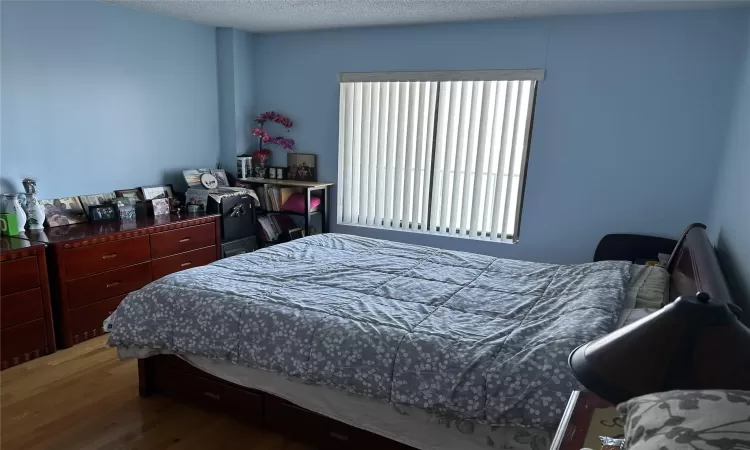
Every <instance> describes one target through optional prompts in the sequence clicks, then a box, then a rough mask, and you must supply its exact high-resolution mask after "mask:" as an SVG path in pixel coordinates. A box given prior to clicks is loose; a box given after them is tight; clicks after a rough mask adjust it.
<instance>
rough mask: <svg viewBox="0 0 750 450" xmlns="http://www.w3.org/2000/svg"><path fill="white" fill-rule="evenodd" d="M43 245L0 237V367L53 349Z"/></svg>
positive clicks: (50, 310)
mask: <svg viewBox="0 0 750 450" xmlns="http://www.w3.org/2000/svg"><path fill="white" fill-rule="evenodd" d="M45 247H46V246H45V245H44V244H39V243H35V242H29V241H27V240H24V239H18V238H12V237H3V238H2V239H1V240H0V323H1V328H2V330H1V331H0V369H7V368H8V367H11V366H15V365H16V364H20V363H22V362H26V361H28V360H31V359H34V358H38V357H40V356H44V355H47V354H49V353H53V352H54V351H55V333H54V328H53V326H52V308H51V304H50V293H49V283H48V282H47V259H46V257H45V252H44V250H45Z"/></svg>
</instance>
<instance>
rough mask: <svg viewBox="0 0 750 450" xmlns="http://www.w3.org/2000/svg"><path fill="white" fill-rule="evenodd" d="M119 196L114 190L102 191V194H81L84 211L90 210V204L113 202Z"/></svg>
mask: <svg viewBox="0 0 750 450" xmlns="http://www.w3.org/2000/svg"><path fill="white" fill-rule="evenodd" d="M115 198H117V196H116V195H115V193H114V192H102V193H101V194H90V195H79V196H78V199H79V200H80V201H81V206H82V207H83V210H84V212H88V211H89V207H90V206H98V205H106V204H108V203H112V202H113V201H114V200H115Z"/></svg>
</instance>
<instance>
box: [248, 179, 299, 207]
mask: <svg viewBox="0 0 750 450" xmlns="http://www.w3.org/2000/svg"><path fill="white" fill-rule="evenodd" d="M294 192H295V189H294V188H282V187H279V186H272V185H268V184H264V185H262V186H258V187H256V188H255V193H256V194H257V195H258V199H259V200H260V207H261V208H262V209H263V210H264V211H271V212H279V211H281V207H282V206H284V202H286V200H287V199H288V198H289V196H290V195H292V194H293V193H294Z"/></svg>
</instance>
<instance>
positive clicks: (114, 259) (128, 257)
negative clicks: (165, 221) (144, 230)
mask: <svg viewBox="0 0 750 450" xmlns="http://www.w3.org/2000/svg"><path fill="white" fill-rule="evenodd" d="M63 258H64V259H65V262H64V264H65V275H66V277H67V278H79V277H85V276H86V275H93V274H95V273H100V272H104V271H105V270H110V269H115V268H117V267H123V266H130V265H132V264H137V263H140V262H144V261H148V260H149V258H150V251H149V247H148V236H141V237H137V238H132V239H124V240H122V241H113V242H105V243H104V244H96V245H90V246H88V247H80V248H74V249H70V250H65V252H64V253H63Z"/></svg>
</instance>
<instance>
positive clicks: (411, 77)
mask: <svg viewBox="0 0 750 450" xmlns="http://www.w3.org/2000/svg"><path fill="white" fill-rule="evenodd" d="M544 76H545V70H544V69H513V70H446V71H420V72H342V73H340V74H339V89H340V93H339V108H340V109H339V115H340V114H341V111H343V110H344V108H345V98H344V95H343V93H344V90H343V89H344V84H343V83H358V82H362V83H379V82H437V86H438V90H437V94H436V101H435V115H434V120H435V124H437V120H438V111H439V108H440V86H441V82H446V81H450V82H463V81H535V83H534V84H533V88H532V92H531V99H530V102H529V107H528V108H529V111H528V120H527V122H526V124H525V130H524V138H523V142H524V148H523V150H522V155H521V158H522V159H521V163H520V167H521V171H520V174H519V180H518V197H517V204H516V211H515V221H514V224H513V234H512V235H509V234H507V232H505V231H503V232H501V233H500V234H498V235H497V237H498V238H499V239H500V240H492V239H491V237H492V231H485V232H484V233H482V235H478V236H470V235H467V234H464V233H462V232H461V230H459V229H456V230H455V231H454V232H451V233H446V232H440V227H435V228H434V230H431V229H430V217H431V214H430V212H429V211H430V208H431V205H432V201H430V202H428V204H427V208H428V213H427V224H424V226H423V225H422V224H415V225H416V226H414V227H412V226H411V223H410V222H409V224H408V225H409V226H406V227H405V226H404V220H403V218H402V219H401V223H400V226H399V227H395V228H394V227H392V226H391V227H388V226H386V225H385V223H383V222H384V221H383V220H380V222H381V223H380V225H379V226H376V225H366V224H361V223H350V222H343V221H342V215H341V214H340V212H341V211H340V208H342V207H343V204H342V201H341V200H342V199H341V197H339V195H338V194H337V197H338V198H337V201H336V223H337V225H343V226H357V227H365V228H373V229H382V230H390V231H400V232H412V233H420V234H429V235H437V236H445V237H453V238H460V239H473V240H480V241H490V242H500V243H512V244H516V243H518V242H519V238H520V232H521V221H522V218H523V214H522V213H523V203H524V198H525V193H526V175H527V171H528V163H529V153H530V151H531V136H532V131H533V126H534V118H535V112H536V101H537V95H538V89H539V81H543V80H544ZM436 141H437V132H435V133H433V136H432V142H430V143H429V144H428V145H429V151H430V152H431V155H432V157H431V161H430V167H429V173H430V174H431V176H430V180H429V183H428V184H427V186H425V188H427V189H428V192H429V193H430V194H429V195H428V198H430V199H432V193H433V192H434V191H433V189H434V186H433V183H434V176H432V175H434V170H435V168H434V165H435V152H436ZM343 142H344V130H343V127H342V126H341V124H339V150H338V153H339V155H338V161H339V166H338V184H339V187H341V186H343V178H344V176H343V167H342V166H343V161H342V159H343V156H344V155H343V153H344V152H342V149H343V145H344V144H343ZM508 169H509V174H508V176H509V177H513V176H514V175H513V173H512V170H513V168H512V167H509V168H508ZM337 191H338V189H337ZM423 228H424V229H423Z"/></svg>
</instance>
